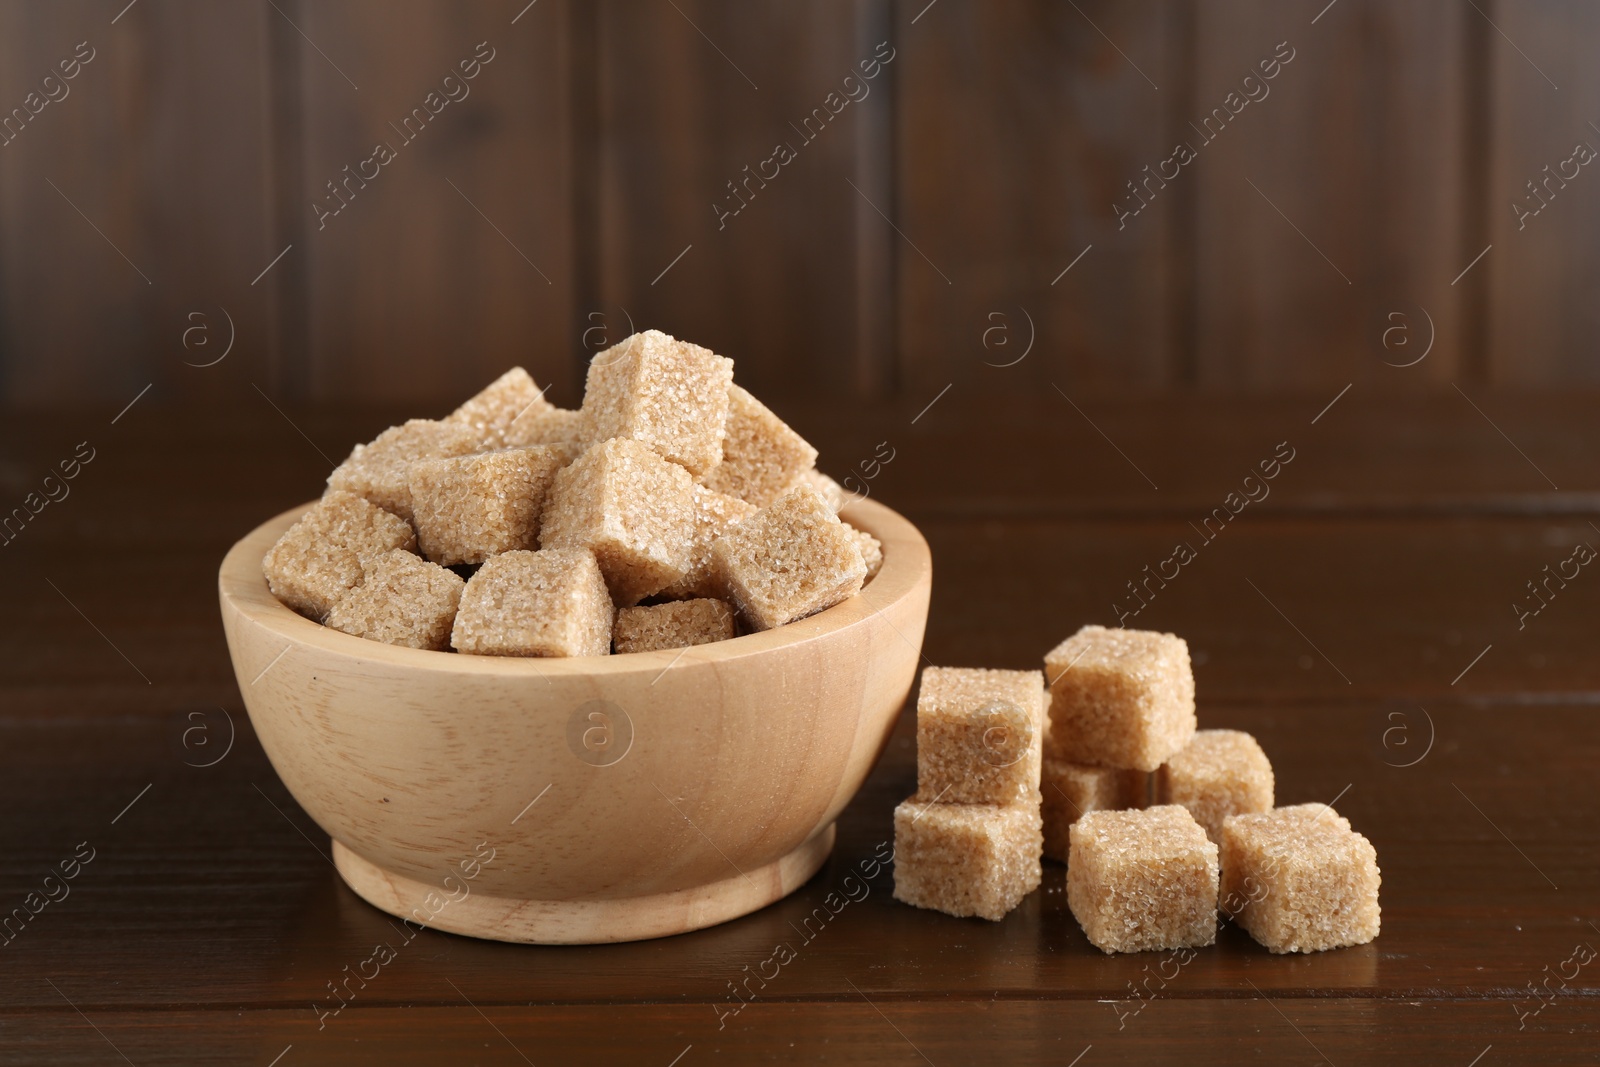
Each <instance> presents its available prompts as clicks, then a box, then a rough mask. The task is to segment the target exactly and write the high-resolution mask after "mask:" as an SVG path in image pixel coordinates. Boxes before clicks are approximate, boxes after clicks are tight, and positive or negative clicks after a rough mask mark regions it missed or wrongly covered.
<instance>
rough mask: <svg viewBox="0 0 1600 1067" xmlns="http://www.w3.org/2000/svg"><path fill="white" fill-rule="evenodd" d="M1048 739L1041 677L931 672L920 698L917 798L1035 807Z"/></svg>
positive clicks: (974, 669)
mask: <svg viewBox="0 0 1600 1067" xmlns="http://www.w3.org/2000/svg"><path fill="white" fill-rule="evenodd" d="M1043 732H1044V676H1043V675H1041V674H1040V673H1039V672H1038V671H997V670H986V669H984V668H981V667H926V668H924V669H923V671H922V688H921V689H920V690H919V691H918V693H917V796H916V798H915V799H918V800H925V801H927V802H929V803H944V804H1029V803H1032V804H1037V803H1038V802H1039V753H1040V749H1041V742H1042V735H1043Z"/></svg>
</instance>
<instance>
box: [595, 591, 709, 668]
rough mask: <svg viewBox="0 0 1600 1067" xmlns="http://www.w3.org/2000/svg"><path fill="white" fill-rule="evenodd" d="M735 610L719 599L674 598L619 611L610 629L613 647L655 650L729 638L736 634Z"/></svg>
mask: <svg viewBox="0 0 1600 1067" xmlns="http://www.w3.org/2000/svg"><path fill="white" fill-rule="evenodd" d="M734 632H735V627H734V620H733V609H732V608H730V607H728V605H726V604H724V603H723V602H722V601H720V600H713V599H710V598H701V599H698V600H675V601H671V602H669V603H666V604H653V605H651V606H649V607H643V608H623V609H621V610H620V611H618V612H617V621H616V624H615V625H614V626H613V627H612V630H611V643H612V647H613V650H614V651H615V652H617V653H618V654H619V655H620V654H622V653H624V652H654V651H655V650H657V649H662V648H685V647H687V646H689V645H705V644H710V643H711V642H712V641H726V640H728V639H729V638H730V637H732V636H733V635H734Z"/></svg>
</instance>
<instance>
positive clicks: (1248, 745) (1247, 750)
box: [1156, 730, 1272, 844]
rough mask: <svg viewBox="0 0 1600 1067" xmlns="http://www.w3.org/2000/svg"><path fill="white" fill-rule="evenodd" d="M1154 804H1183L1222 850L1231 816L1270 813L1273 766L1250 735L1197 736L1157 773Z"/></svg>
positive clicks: (1236, 732)
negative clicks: (1225, 823) (1224, 828)
mask: <svg viewBox="0 0 1600 1067" xmlns="http://www.w3.org/2000/svg"><path fill="white" fill-rule="evenodd" d="M1156 803H1157V804H1182V805H1183V806H1184V807H1186V808H1188V809H1189V813H1190V814H1191V815H1193V816H1194V818H1195V822H1198V823H1199V824H1200V825H1201V826H1203V827H1205V830H1206V836H1207V837H1209V838H1211V840H1213V841H1216V842H1218V843H1219V844H1220V843H1221V841H1222V820H1223V819H1225V818H1227V817H1228V816H1229V815H1242V814H1244V813H1246V812H1256V811H1271V810H1272V764H1271V762H1269V761H1268V759H1267V754H1266V753H1265V752H1263V751H1261V746H1260V745H1258V744H1256V739H1255V738H1253V737H1251V736H1250V735H1249V734H1247V733H1244V732H1242V731H1239V730H1198V731H1196V732H1195V735H1194V737H1192V738H1190V740H1189V743H1188V744H1187V745H1184V746H1183V748H1181V749H1179V750H1178V752H1177V754H1176V755H1174V756H1173V757H1172V758H1171V759H1169V760H1167V762H1165V763H1163V764H1162V765H1161V767H1160V769H1159V770H1157V771H1156Z"/></svg>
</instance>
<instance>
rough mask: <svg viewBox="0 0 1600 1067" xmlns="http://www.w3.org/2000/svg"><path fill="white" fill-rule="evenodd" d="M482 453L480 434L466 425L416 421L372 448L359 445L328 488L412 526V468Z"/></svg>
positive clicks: (392, 430)
mask: <svg viewBox="0 0 1600 1067" xmlns="http://www.w3.org/2000/svg"><path fill="white" fill-rule="evenodd" d="M477 450H478V431H476V430H474V429H473V428H472V427H471V426H468V425H466V424H465V423H450V422H433V421H431V420H428V419H412V420H411V421H410V422H407V423H405V424H404V425H401V426H391V427H390V428H389V429H387V430H385V431H383V432H382V433H380V434H379V435H378V436H377V437H375V438H374V439H373V440H372V441H371V442H370V443H369V444H364V445H356V447H355V448H354V449H353V450H352V451H351V453H350V455H349V457H347V458H346V459H345V461H344V462H343V463H341V464H339V466H337V467H335V468H334V471H333V473H332V474H330V475H328V488H329V489H342V490H346V491H348V492H352V493H356V494H358V495H360V496H364V497H366V498H367V499H368V500H370V501H372V502H373V503H374V504H376V505H378V506H379V507H380V508H383V509H384V510H386V511H392V512H394V513H395V514H396V515H398V516H400V517H401V518H402V519H404V520H406V521H407V522H410V521H411V464H413V463H415V462H416V461H417V460H419V459H437V458H443V457H447V456H464V455H466V454H467V453H469V452H476V451H477Z"/></svg>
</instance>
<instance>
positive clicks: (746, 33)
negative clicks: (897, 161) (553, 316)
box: [585, 0, 899, 396]
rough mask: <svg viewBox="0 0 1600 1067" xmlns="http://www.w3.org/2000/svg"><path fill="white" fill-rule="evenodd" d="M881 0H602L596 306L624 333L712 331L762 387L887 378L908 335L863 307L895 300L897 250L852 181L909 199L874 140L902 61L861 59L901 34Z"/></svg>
mask: <svg viewBox="0 0 1600 1067" xmlns="http://www.w3.org/2000/svg"><path fill="white" fill-rule="evenodd" d="M874 6H876V5H873V4H864V5H855V6H854V7H852V6H848V5H837V6H835V7H833V8H830V9H828V11H827V12H826V14H823V15H819V14H818V12H817V11H815V10H808V9H801V8H786V7H772V6H745V5H730V4H725V3H719V2H711V0H697V2H692V3H691V2H687V0H684V2H679V3H675V4H663V5H639V4H633V3H607V4H605V5H603V6H602V7H601V9H600V25H599V38H598V39H599V69H598V72H597V76H598V78H599V79H600V89H599V97H600V114H599V122H600V125H601V128H602V129H603V130H604V131H605V139H604V142H603V147H602V152H601V155H600V160H599V166H600V175H599V179H598V180H599V182H600V189H601V207H600V230H599V233H598V234H597V235H596V238H597V240H598V242H599V248H600V253H599V255H600V262H601V267H600V277H601V304H602V305H603V306H602V307H600V308H597V309H592V310H594V311H596V312H598V313H600V314H602V315H604V316H605V317H604V319H603V320H598V321H603V323H604V324H605V325H606V326H607V329H608V332H607V334H606V336H607V337H608V338H609V339H610V340H611V341H612V342H613V343H614V342H615V341H616V340H618V339H620V338H621V337H622V336H624V335H626V333H627V332H628V331H627V328H626V327H625V326H624V325H623V323H624V322H626V321H629V320H631V321H632V322H633V324H634V325H635V326H637V328H639V329H645V328H649V327H654V328H658V329H662V330H666V331H667V332H669V333H673V334H676V335H678V336H681V337H687V338H692V339H695V340H696V341H697V342H699V343H701V344H705V345H707V346H709V347H711V348H714V349H716V350H717V351H719V352H721V353H722V354H724V355H727V356H731V357H733V358H734V359H735V360H736V361H737V362H738V366H739V371H738V373H739V378H740V381H741V382H743V383H745V384H746V385H748V387H749V388H751V389H752V390H753V391H755V392H756V393H758V394H762V393H765V394H766V395H773V396H782V395H807V394H809V395H813V396H816V395H823V394H832V395H838V394H840V393H845V394H854V393H859V392H860V391H862V390H864V389H872V388H881V385H882V383H883V381H884V380H885V379H886V377H887V374H888V372H887V370H886V369H885V368H887V367H888V366H889V365H890V360H891V355H890V351H889V349H888V348H887V347H886V336H885V334H884V327H882V326H874V325H873V323H872V321H864V320H869V319H870V317H871V316H875V315H877V314H879V313H880V308H881V307H883V306H886V305H887V303H888V286H887V270H888V263H887V260H886V258H885V257H884V256H883V255H882V254H879V253H875V252H874V251H873V248H874V245H873V244H872V242H871V239H869V238H866V237H863V234H864V233H865V234H878V235H879V239H880V240H881V239H882V238H881V230H880V227H882V226H883V222H882V219H881V218H880V217H879V216H877V214H876V213H875V212H873V211H871V210H864V209H863V207H862V204H861V194H858V193H857V192H856V191H855V190H854V189H852V188H851V183H852V182H854V183H855V184H856V185H857V186H859V187H861V188H862V192H863V193H864V194H865V195H866V196H867V197H869V198H872V199H874V200H875V201H876V202H877V203H878V204H879V205H880V207H882V208H883V209H884V210H886V211H887V210H892V203H891V202H890V201H889V197H890V196H891V195H892V190H891V189H890V188H889V186H888V182H887V180H886V178H887V169H886V167H885V166H884V165H882V164H881V163H879V162H877V159H878V158H881V157H882V156H884V155H886V154H887V152H888V142H887V141H886V140H884V139H882V138H881V137H880V136H879V134H881V132H882V129H883V127H884V125H885V119H884V115H885V114H886V113H887V112H886V111H885V109H886V108H887V107H888V101H889V95H890V92H891V84H892V78H893V76H894V74H895V71H894V69H893V68H894V64H891V65H890V67H889V68H887V69H885V70H882V71H880V72H879V74H878V76H877V77H874V78H873V79H871V80H862V79H861V77H860V75H861V70H860V68H859V63H860V62H862V61H863V60H871V59H872V58H873V55H874V49H875V48H876V46H877V45H878V43H879V42H880V41H882V40H886V38H885V37H877V36H874V32H875V31H876V30H877V28H878V26H877V23H876V22H875V20H873V19H872V18H870V17H868V13H870V10H871V8H873V7H874ZM858 11H862V12H863V14H861V15H860V17H857V12H858ZM869 38H870V39H869ZM891 47H892V46H891ZM898 62H899V60H898V59H896V60H895V63H898ZM852 75H853V76H854V81H853V85H854V86H855V88H854V89H852V88H851V87H850V86H847V85H846V84H845V82H844V79H845V78H846V77H847V76H852ZM852 92H853V93H854V94H855V96H856V97H859V99H858V100H852V98H851V97H850V96H849V95H847V94H849V93H852ZM830 93H831V94H834V95H833V97H832V102H831V103H830V102H829V100H830V95H829V94H830ZM817 109H821V110H820V116H819V117H815V118H812V121H811V125H810V126H807V125H806V123H805V120H806V119H807V118H810V117H812V116H813V113H814V111H816V110H817ZM780 145H781V146H785V147H786V148H787V149H788V151H787V152H785V153H778V154H775V151H776V149H777V148H778V147H779V146H780ZM769 159H778V160H779V161H780V162H778V163H771V164H766V163H765V161H768V160H769ZM782 159H789V160H790V161H789V162H787V163H782V162H781V160H782ZM764 164H765V165H764ZM746 167H748V168H749V171H748V172H747V171H746V170H745V168H746ZM763 176H765V177H763ZM863 182H865V183H866V184H865V185H863V184H862V183H863ZM724 213H726V214H724ZM864 241H865V242H866V244H865V246H863V242H864ZM858 253H859V257H858ZM679 257H681V258H679ZM585 310H586V311H588V310H591V309H585ZM858 324H860V325H858ZM597 336H598V335H597Z"/></svg>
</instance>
